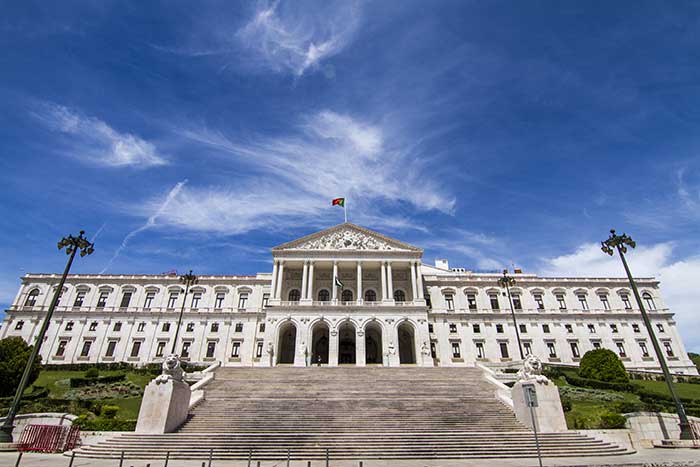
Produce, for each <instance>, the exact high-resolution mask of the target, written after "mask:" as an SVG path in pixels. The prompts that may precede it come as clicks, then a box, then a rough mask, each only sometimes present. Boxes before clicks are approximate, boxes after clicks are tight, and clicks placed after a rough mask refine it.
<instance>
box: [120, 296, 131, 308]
mask: <svg viewBox="0 0 700 467" xmlns="http://www.w3.org/2000/svg"><path fill="white" fill-rule="evenodd" d="M130 302H131V292H124V295H122V301H121V303H119V308H127V307H128V306H129V303H130Z"/></svg>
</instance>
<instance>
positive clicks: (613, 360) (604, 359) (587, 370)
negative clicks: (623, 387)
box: [578, 349, 629, 383]
mask: <svg viewBox="0 0 700 467" xmlns="http://www.w3.org/2000/svg"><path fill="white" fill-rule="evenodd" d="M578 375H579V376H580V377H582V378H588V379H595V380H598V381H607V382H610V383H627V382H629V375H628V374H627V371H625V366H624V365H623V364H622V361H620V359H619V358H618V356H617V355H616V354H615V352H613V351H612V350H608V349H596V350H589V351H588V352H586V353H585V355H584V356H583V358H582V359H581V363H580V364H579V368H578Z"/></svg>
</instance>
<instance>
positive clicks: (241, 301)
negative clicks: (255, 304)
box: [238, 293, 248, 310]
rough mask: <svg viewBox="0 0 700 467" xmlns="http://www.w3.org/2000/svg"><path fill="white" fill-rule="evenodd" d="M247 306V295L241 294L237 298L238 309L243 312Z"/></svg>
mask: <svg viewBox="0 0 700 467" xmlns="http://www.w3.org/2000/svg"><path fill="white" fill-rule="evenodd" d="M247 305H248V294H247V293H242V294H241V295H239V296H238V309H239V310H245V308H246V306H247Z"/></svg>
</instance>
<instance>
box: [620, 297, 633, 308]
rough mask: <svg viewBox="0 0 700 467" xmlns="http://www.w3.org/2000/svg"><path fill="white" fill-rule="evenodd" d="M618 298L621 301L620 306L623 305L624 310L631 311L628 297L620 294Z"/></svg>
mask: <svg viewBox="0 0 700 467" xmlns="http://www.w3.org/2000/svg"><path fill="white" fill-rule="evenodd" d="M620 298H621V299H622V305H624V307H625V310H631V309H632V304H631V303H630V296H629V295H627V294H622V295H620Z"/></svg>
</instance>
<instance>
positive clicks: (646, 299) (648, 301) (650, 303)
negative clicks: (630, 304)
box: [642, 292, 656, 310]
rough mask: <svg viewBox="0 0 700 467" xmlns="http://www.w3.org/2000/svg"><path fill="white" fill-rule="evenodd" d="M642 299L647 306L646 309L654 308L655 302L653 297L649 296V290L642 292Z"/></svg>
mask: <svg viewBox="0 0 700 467" xmlns="http://www.w3.org/2000/svg"><path fill="white" fill-rule="evenodd" d="M642 299H643V300H644V304H645V305H646V306H647V310H656V304H655V303H654V299H653V298H651V294H650V293H649V292H644V293H643V294H642Z"/></svg>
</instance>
